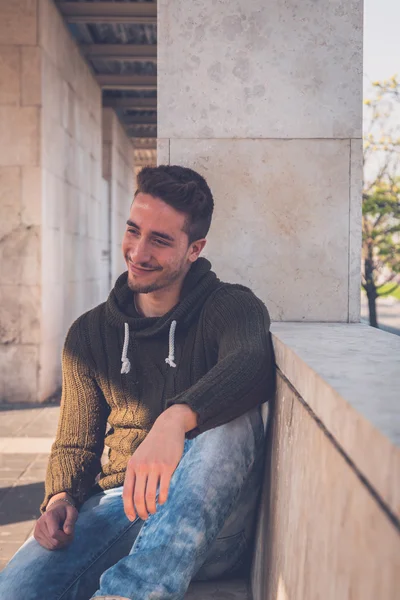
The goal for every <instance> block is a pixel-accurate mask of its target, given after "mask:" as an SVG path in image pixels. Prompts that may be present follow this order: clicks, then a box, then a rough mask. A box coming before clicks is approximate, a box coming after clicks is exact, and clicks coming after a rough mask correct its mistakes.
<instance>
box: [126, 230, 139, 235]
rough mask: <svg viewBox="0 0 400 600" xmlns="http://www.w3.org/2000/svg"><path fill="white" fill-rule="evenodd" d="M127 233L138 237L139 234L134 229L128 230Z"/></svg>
mask: <svg viewBox="0 0 400 600" xmlns="http://www.w3.org/2000/svg"><path fill="white" fill-rule="evenodd" d="M128 233H133V235H139V232H138V231H137V230H136V229H128Z"/></svg>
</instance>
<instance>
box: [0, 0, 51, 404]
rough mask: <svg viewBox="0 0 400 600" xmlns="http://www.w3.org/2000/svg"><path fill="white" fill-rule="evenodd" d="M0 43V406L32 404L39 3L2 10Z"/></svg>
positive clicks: (37, 272) (18, 1) (37, 288)
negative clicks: (13, 403) (7, 403)
mask: <svg viewBox="0 0 400 600" xmlns="http://www.w3.org/2000/svg"><path fill="white" fill-rule="evenodd" d="M0 40H1V41H0V137H1V143H0V213H1V223H0V402H32V401H35V400H37V394H38V373H39V357H38V340H39V337H40V304H41V281H40V279H41V221H40V219H39V218H38V210H37V205H38V203H37V200H38V193H40V185H39V180H38V178H35V177H33V173H34V172H36V174H37V170H38V169H39V163H40V111H39V107H38V93H37V92H38V84H39V83H40V77H39V75H40V73H39V72H38V68H39V67H38V64H39V63H38V47H37V2H36V0H15V2H1V3H0ZM27 57H30V58H27ZM27 68H28V69H29V73H28V74H27ZM39 179H40V178H39ZM28 181H29V184H28V187H29V193H27V182H28ZM31 186H32V187H31ZM31 199H32V201H31Z"/></svg>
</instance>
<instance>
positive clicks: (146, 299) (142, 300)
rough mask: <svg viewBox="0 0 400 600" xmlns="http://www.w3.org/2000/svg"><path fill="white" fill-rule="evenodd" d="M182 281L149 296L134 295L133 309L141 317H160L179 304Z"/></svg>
mask: <svg viewBox="0 0 400 600" xmlns="http://www.w3.org/2000/svg"><path fill="white" fill-rule="evenodd" d="M182 285H183V280H182V281H180V282H177V284H176V285H173V286H171V287H170V288H164V289H162V290H157V291H155V292H150V293H149V294H135V297H134V298H135V307H136V310H137V311H138V313H139V314H140V315H141V316H143V317H162V316H163V315H165V314H166V313H167V312H169V311H170V310H171V308H173V307H174V306H176V305H177V304H178V302H179V298H180V295H181V289H182Z"/></svg>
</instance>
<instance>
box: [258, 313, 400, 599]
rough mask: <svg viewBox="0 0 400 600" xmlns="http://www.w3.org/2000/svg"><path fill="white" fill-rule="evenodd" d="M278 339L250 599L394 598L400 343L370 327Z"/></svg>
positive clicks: (293, 327)
mask: <svg viewBox="0 0 400 600" xmlns="http://www.w3.org/2000/svg"><path fill="white" fill-rule="evenodd" d="M272 331H273V340H274V347H275V354H276V361H277V365H278V368H279V371H278V386H277V395H276V400H275V403H274V405H273V406H271V407H270V408H271V409H272V410H270V414H271V417H272V419H271V421H270V427H269V429H268V436H267V461H266V473H265V480H264V490H263V496H262V501H261V507H260V509H261V510H260V518H259V521H258V532H257V543H256V551H255V557H254V563H253V572H252V591H253V596H252V597H253V598H254V600H276V599H277V598H278V599H279V600H291V599H297V598H299V599H300V598H304V599H307V600H316V599H318V598H324V600H339V599H340V600H351V599H353V598H354V599H359V598H360V599H361V598H362V599H363V600H375V599H376V598H395V597H396V594H397V590H398V588H399V573H400V572H399V556H400V537H399V529H400V526H399V517H400V502H399V493H400V486H399V477H400V449H399V446H398V441H399V423H400V418H399V416H400V409H399V403H398V393H397V390H396V388H395V386H394V385H393V382H394V381H395V378H396V374H397V373H398V371H399V368H400V338H399V337H398V336H394V335H390V334H387V333H385V332H382V331H379V330H376V329H374V328H371V327H368V326H366V325H361V324H354V325H344V324H325V325H320V324H315V323H313V324H291V323H280V324H275V325H273V328H272ZM355 348H356V349H357V351H356V352H355ZM383 357H384V360H383ZM371 364H372V365H373V364H375V365H376V364H379V365H380V369H379V370H378V369H373V368H371Z"/></svg>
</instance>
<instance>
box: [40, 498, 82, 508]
mask: <svg viewBox="0 0 400 600" xmlns="http://www.w3.org/2000/svg"><path fill="white" fill-rule="evenodd" d="M61 503H63V504H68V505H69V506H72V508H75V510H78V509H77V508H76V506H75V503H74V502H72V501H71V500H68V498H57V500H54V502H51V503H49V504H48V506H47V509H46V510H47V511H48V510H49V509H51V507H52V506H53V505H54V504H61Z"/></svg>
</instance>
